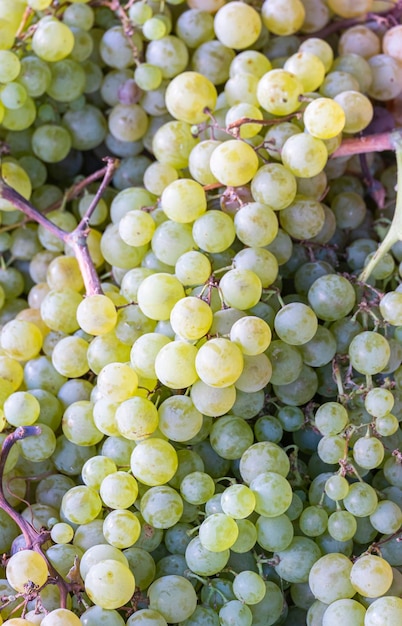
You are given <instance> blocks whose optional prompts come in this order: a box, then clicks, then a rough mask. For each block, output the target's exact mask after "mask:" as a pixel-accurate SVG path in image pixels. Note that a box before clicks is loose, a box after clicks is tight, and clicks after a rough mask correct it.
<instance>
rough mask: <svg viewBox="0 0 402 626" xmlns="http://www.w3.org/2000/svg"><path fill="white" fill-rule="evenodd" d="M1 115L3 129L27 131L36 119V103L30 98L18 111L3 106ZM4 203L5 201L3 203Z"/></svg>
mask: <svg viewBox="0 0 402 626" xmlns="http://www.w3.org/2000/svg"><path fill="white" fill-rule="evenodd" d="M0 115H3V118H2V120H1V124H2V126H3V128H6V129H8V130H11V131H18V130H26V129H27V128H29V127H30V126H32V124H33V122H34V121H35V118H36V106H35V102H34V100H33V99H32V98H31V97H29V96H28V97H27V98H26V100H25V102H24V104H22V105H21V106H20V107H18V108H17V109H6V108H5V107H3V105H2V107H1V112H0ZM4 202H5V201H4V200H3V201H2V203H4ZM8 204H9V203H8ZM6 210H7V209H6ZM8 210H11V209H8Z"/></svg>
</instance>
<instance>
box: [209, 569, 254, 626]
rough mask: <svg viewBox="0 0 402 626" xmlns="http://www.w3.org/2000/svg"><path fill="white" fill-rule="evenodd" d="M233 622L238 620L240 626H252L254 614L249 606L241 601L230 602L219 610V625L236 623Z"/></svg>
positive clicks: (227, 625)
mask: <svg viewBox="0 0 402 626" xmlns="http://www.w3.org/2000/svg"><path fill="white" fill-rule="evenodd" d="M253 573H254V572H253ZM264 593H265V585H264ZM233 620H236V624H238V626H251V624H252V621H253V614H252V613H251V610H250V609H249V607H248V606H247V604H243V603H242V602H241V601H240V600H229V602H226V603H225V604H224V605H223V606H222V607H221V609H220V610H219V623H220V624H222V626H229V625H230V624H233V623H234V622H233Z"/></svg>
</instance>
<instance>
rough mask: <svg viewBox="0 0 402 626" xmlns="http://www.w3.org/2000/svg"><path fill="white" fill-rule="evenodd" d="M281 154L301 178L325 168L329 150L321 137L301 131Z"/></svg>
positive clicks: (311, 175) (293, 171)
mask: <svg viewBox="0 0 402 626" xmlns="http://www.w3.org/2000/svg"><path fill="white" fill-rule="evenodd" d="M281 156H282V162H283V164H284V165H285V167H287V168H288V169H289V170H290V171H291V172H292V174H294V175H295V176H298V177H300V178H311V177H313V176H316V175H317V174H319V173H320V172H321V171H322V170H323V169H324V167H325V165H326V163H327V160H328V150H327V148H326V146H325V143H324V142H323V141H322V140H321V139H317V138H316V137H313V136H311V135H308V134H307V133H299V134H297V135H292V136H291V137H289V139H287V140H286V141H285V143H284V145H283V148H282V154H281ZM318 232H319V231H318ZM317 234H318V233H317Z"/></svg>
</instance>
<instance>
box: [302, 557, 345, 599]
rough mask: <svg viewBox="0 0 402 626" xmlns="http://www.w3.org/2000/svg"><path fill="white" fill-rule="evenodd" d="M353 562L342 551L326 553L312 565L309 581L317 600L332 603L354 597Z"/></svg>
mask: <svg viewBox="0 0 402 626" xmlns="http://www.w3.org/2000/svg"><path fill="white" fill-rule="evenodd" d="M351 570H352V562H351V561H350V560H349V559H348V557H347V556H345V555H344V554H341V553H336V552H334V553H331V554H325V555H324V556H322V557H320V558H319V559H318V560H317V561H316V562H315V563H314V564H313V566H312V568H311V570H310V573H309V577H308V582H309V586H310V589H311V591H312V592H313V594H314V596H315V597H316V598H317V600H320V601H321V602H325V603H326V604H331V602H335V601H336V600H341V599H344V598H352V597H353V596H354V595H355V593H356V590H355V588H354V587H353V585H352V583H351V582H350V572H351Z"/></svg>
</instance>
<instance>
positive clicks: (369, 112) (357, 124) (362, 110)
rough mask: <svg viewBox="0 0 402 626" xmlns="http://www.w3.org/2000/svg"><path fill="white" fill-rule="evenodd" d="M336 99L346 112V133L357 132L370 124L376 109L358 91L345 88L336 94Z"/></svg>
mask: <svg viewBox="0 0 402 626" xmlns="http://www.w3.org/2000/svg"><path fill="white" fill-rule="evenodd" d="M334 101H335V102H337V103H338V104H339V105H340V106H341V107H342V109H343V111H344V113H345V126H344V128H343V130H344V132H345V133H357V132H359V131H361V130H363V129H364V128H366V126H368V125H369V123H370V122H371V120H372V118H373V114H374V110H373V106H372V104H371V102H370V100H369V99H368V98H367V96H365V95H364V94H361V93H359V92H358V91H354V90H353V89H352V90H344V91H342V92H341V93H339V94H336V95H335V97H334Z"/></svg>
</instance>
